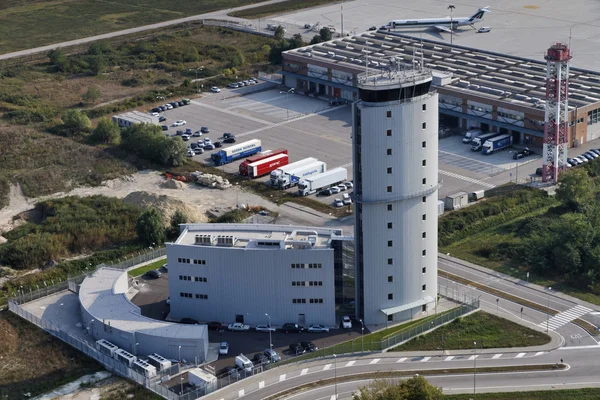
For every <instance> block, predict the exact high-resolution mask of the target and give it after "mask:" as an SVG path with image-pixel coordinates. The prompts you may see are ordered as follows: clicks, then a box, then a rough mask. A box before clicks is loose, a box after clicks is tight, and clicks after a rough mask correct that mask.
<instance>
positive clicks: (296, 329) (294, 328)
mask: <svg viewBox="0 0 600 400" xmlns="http://www.w3.org/2000/svg"><path fill="white" fill-rule="evenodd" d="M281 331H282V332H285V333H289V332H293V333H300V332H302V331H304V327H302V326H300V325H298V324H292V323H287V324H283V326H282V327H281Z"/></svg>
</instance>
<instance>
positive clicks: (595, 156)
mask: <svg viewBox="0 0 600 400" xmlns="http://www.w3.org/2000/svg"><path fill="white" fill-rule="evenodd" d="M584 154H587V155H589V156H592V158H598V154H596V153H594V152H593V151H591V150H590V151H586V152H585V153H584Z"/></svg>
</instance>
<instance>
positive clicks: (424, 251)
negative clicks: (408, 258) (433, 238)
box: [423, 249, 427, 257]
mask: <svg viewBox="0 0 600 400" xmlns="http://www.w3.org/2000/svg"><path fill="white" fill-rule="evenodd" d="M426 255H427V250H425V249H423V257H425V256H426Z"/></svg>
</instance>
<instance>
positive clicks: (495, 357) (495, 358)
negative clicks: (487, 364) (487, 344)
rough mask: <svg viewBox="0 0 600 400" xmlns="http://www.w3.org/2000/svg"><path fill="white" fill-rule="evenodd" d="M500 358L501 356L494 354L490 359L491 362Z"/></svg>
mask: <svg viewBox="0 0 600 400" xmlns="http://www.w3.org/2000/svg"><path fill="white" fill-rule="evenodd" d="M500 357H502V354H494V357H492V360H497V359H499V358H500Z"/></svg>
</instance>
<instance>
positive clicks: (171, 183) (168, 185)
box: [160, 179, 185, 189]
mask: <svg viewBox="0 0 600 400" xmlns="http://www.w3.org/2000/svg"><path fill="white" fill-rule="evenodd" d="M160 186H162V187H163V188H165V189H183V188H185V183H183V182H179V181H176V180H174V179H167V180H166V181H164V182H163V183H162V184H161V185H160Z"/></svg>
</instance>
